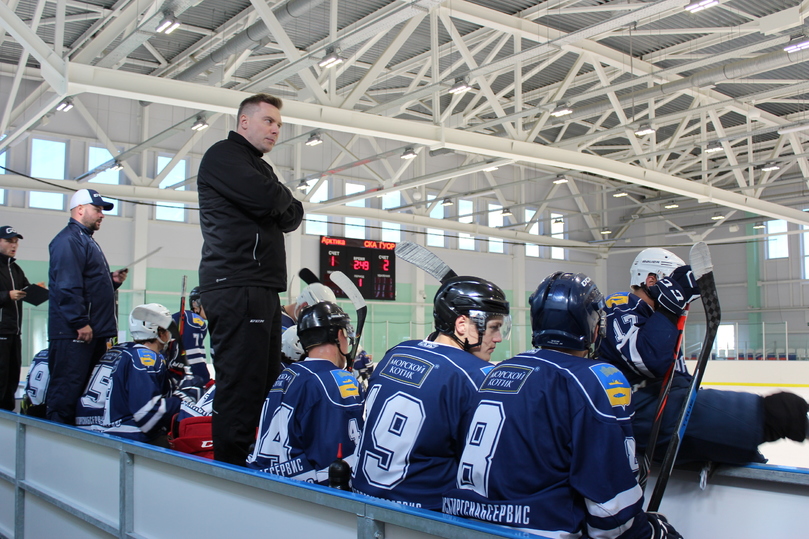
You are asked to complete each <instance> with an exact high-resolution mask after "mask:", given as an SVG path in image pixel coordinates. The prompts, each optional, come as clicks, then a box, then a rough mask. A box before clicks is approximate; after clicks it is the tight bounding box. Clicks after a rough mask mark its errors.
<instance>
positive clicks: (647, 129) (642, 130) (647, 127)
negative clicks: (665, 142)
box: [635, 122, 656, 137]
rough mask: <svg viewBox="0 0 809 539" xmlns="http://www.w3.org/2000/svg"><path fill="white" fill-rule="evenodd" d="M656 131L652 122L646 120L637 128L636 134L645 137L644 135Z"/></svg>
mask: <svg viewBox="0 0 809 539" xmlns="http://www.w3.org/2000/svg"><path fill="white" fill-rule="evenodd" d="M655 131H656V129H655V128H654V127H652V124H650V123H648V122H645V123H642V124H640V127H638V128H637V129H636V130H635V135H637V136H639V137H643V136H646V135H651V134H652V133H654V132H655Z"/></svg>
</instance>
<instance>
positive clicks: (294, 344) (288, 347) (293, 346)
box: [281, 326, 303, 361]
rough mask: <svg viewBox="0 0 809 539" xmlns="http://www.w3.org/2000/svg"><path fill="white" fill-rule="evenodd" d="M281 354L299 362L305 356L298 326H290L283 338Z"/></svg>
mask: <svg viewBox="0 0 809 539" xmlns="http://www.w3.org/2000/svg"><path fill="white" fill-rule="evenodd" d="M281 353H283V354H284V355H285V356H286V357H288V358H289V359H291V360H292V361H298V360H300V359H301V356H302V355H303V347H302V346H301V341H300V339H298V326H290V327H288V328H287V329H285V330H284V334H283V335H282V336H281Z"/></svg>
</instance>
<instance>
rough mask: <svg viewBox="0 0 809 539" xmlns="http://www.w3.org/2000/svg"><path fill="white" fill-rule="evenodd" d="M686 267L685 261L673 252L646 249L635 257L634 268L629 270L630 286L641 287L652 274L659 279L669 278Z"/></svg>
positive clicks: (657, 248) (652, 248)
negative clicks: (678, 269)
mask: <svg viewBox="0 0 809 539" xmlns="http://www.w3.org/2000/svg"><path fill="white" fill-rule="evenodd" d="M684 265H685V262H683V259H682V258H680V257H679V256H677V255H675V254H674V253H672V252H671V251H667V250H666V249H661V248H659V247H651V248H649V249H644V250H643V251H641V252H640V253H639V254H638V256H636V257H635V261H634V262H632V267H631V268H629V273H630V283H629V284H630V286H640V285H642V284H644V283H646V277H648V276H649V274H650V273H653V274H655V275H657V278H658V279H662V278H663V277H668V276H669V275H671V272H672V271H674V270H675V269H677V268H679V267H680V266H684Z"/></svg>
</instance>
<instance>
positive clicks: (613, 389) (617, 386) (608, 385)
mask: <svg viewBox="0 0 809 539" xmlns="http://www.w3.org/2000/svg"><path fill="white" fill-rule="evenodd" d="M590 370H591V371H592V372H593V374H595V375H596V378H597V379H598V381H599V383H600V384H601V387H603V388H604V392H605V393H606V394H607V398H608V399H609V401H610V404H611V405H612V406H628V405H629V403H630V401H631V399H632V390H631V389H630V387H629V382H627V381H626V378H625V377H624V375H623V374H621V371H619V370H618V369H616V368H615V367H613V366H612V365H607V364H606V363H599V364H597V365H593V366H592V367H590Z"/></svg>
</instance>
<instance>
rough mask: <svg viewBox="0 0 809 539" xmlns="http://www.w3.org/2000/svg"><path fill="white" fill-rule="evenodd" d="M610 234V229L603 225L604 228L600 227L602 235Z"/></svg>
mask: <svg viewBox="0 0 809 539" xmlns="http://www.w3.org/2000/svg"><path fill="white" fill-rule="evenodd" d="M610 234H612V230H610V229H609V227H606V226H605V227H604V228H602V229H601V235H602V236H608V235H610Z"/></svg>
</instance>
